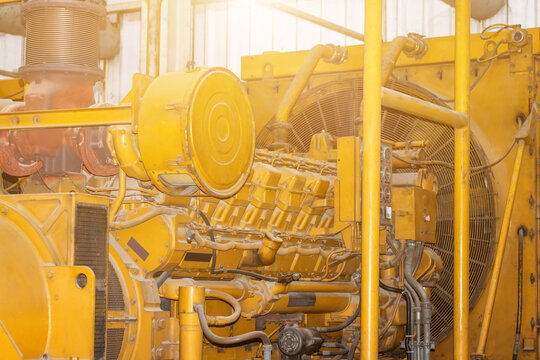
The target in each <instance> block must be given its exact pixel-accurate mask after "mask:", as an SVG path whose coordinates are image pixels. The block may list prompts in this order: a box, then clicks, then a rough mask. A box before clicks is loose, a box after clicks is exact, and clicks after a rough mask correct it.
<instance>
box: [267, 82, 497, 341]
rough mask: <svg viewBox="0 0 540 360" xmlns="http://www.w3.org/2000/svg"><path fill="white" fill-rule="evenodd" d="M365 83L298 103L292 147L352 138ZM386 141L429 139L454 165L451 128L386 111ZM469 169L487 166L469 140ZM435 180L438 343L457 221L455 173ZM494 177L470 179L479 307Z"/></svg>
mask: <svg viewBox="0 0 540 360" xmlns="http://www.w3.org/2000/svg"><path fill="white" fill-rule="evenodd" d="M388 87H390V88H392V89H394V90H397V91H400V92H403V93H406V94H409V95H411V96H415V97H418V98H421V99H423V100H427V101H430V102H434V103H437V104H439V105H442V106H445V104H444V103H443V102H442V101H441V100H440V99H438V98H437V96H435V95H434V94H431V93H429V92H428V91H426V90H425V89H423V88H420V87H418V86H416V85H414V84H411V83H408V82H405V81H394V82H390V83H389V84H388ZM362 93H363V88H362V78H361V77H357V78H352V79H344V80H338V81H333V82H329V83H326V84H323V85H320V86H318V87H315V88H312V89H311V90H309V91H306V92H305V93H304V94H303V95H302V96H301V97H300V99H299V100H298V102H297V104H296V106H295V108H294V109H293V111H292V113H291V116H290V117H289V121H290V123H291V124H292V126H293V128H292V130H291V135H290V137H289V142H290V143H291V144H292V145H293V147H294V148H295V149H296V150H297V151H301V152H307V151H308V150H309V145H310V141H311V137H312V136H313V135H314V134H317V133H319V132H321V131H323V130H325V131H327V132H329V133H331V134H332V135H334V136H336V137H340V136H351V135H353V134H354V133H355V131H354V126H355V122H356V123H357V122H358V120H359V119H360V117H361V114H360V103H361V100H362ZM382 138H383V139H385V140H391V141H396V142H397V141H407V140H429V145H428V146H427V147H426V149H425V150H426V153H427V159H429V160H439V161H445V162H449V163H453V162H454V133H453V129H451V128H449V127H445V126H441V125H436V124H433V123H429V122H425V121H421V120H420V118H418V117H415V116H412V115H409V114H406V113H402V112H397V111H393V110H391V109H387V108H383V111H382ZM271 142H272V135H271V132H270V130H269V129H268V128H264V129H263V130H262V131H261V133H260V134H259V136H258V137H257V146H258V147H264V146H266V145H268V144H270V143H271ZM470 158H471V167H476V166H480V165H484V164H485V157H484V154H483V151H482V149H481V148H480V146H479V145H478V143H477V142H476V140H475V139H474V137H471V152H470ZM431 170H432V171H433V172H434V173H435V175H436V176H437V180H438V184H439V193H438V195H437V231H436V238H437V239H436V243H435V244H434V245H429V246H432V247H433V248H434V249H435V250H436V251H437V253H438V254H439V255H440V256H441V257H442V260H443V263H444V270H443V273H442V274H441V279H440V281H439V283H438V284H437V286H436V288H435V289H434V290H433V292H432V296H431V299H432V301H433V306H434V310H433V322H432V334H433V338H434V340H435V341H440V340H442V339H443V338H444V337H445V336H446V335H447V334H448V333H449V332H450V331H451V329H452V324H453V267H454V255H453V254H454V251H453V250H454V249H453V247H454V244H453V237H454V222H453V211H454V209H453V206H454V204H453V196H454V173H453V170H451V169H448V168H446V167H443V166H440V165H439V166H432V167H431ZM494 196H495V194H494V192H493V185H492V176H491V173H490V172H489V170H488V171H484V172H477V173H473V174H472V175H471V191H470V199H471V201H470V238H471V241H470V261H471V262H470V306H471V308H472V307H473V306H474V305H475V303H476V301H477V300H478V297H479V296H480V293H481V291H482V289H483V285H484V283H485V280H486V277H487V275H488V273H489V270H490V267H491V262H492V257H493V252H494V242H495V221H496V216H495V201H494Z"/></svg>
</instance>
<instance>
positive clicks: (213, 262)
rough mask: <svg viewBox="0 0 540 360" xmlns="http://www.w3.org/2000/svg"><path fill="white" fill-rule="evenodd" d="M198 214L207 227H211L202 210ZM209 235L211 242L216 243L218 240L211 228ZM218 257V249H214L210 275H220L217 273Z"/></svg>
mask: <svg viewBox="0 0 540 360" xmlns="http://www.w3.org/2000/svg"><path fill="white" fill-rule="evenodd" d="M198 213H199V215H200V216H201V218H202V219H203V221H204V223H205V224H206V226H208V227H210V221H209V220H208V217H207V216H206V214H205V213H203V212H202V211H201V210H198ZM208 235H209V236H210V240H211V241H212V242H214V243H215V242H216V238H215V237H214V230H212V229H211V228H209V229H208ZM216 255H217V252H216V249H212V261H211V262H210V274H218V273H216Z"/></svg>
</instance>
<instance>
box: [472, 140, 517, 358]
mask: <svg viewBox="0 0 540 360" xmlns="http://www.w3.org/2000/svg"><path fill="white" fill-rule="evenodd" d="M524 148H525V140H519V142H518V149H517V155H516V161H515V162H514V170H513V172H512V180H511V182H510V188H509V189H508V197H507V198H506V207H505V209H504V216H503V221H502V225H501V233H500V235H499V244H498V245H497V255H496V256H495V261H494V263H493V273H492V275H491V279H490V281H489V290H488V296H487V300H486V307H485V308H484V316H483V319H482V328H481V330H480V339H479V340H478V347H477V348H476V354H478V355H484V352H485V351H486V342H487V336H488V331H489V324H490V323H491V315H492V314H493V306H494V304H495V295H496V294H497V285H498V284H499V275H500V274H501V268H502V261H503V257H504V248H505V247H506V240H507V238H508V228H509V227H510V219H511V218H512V210H513V209H514V200H515V198H516V190H517V184H518V180H519V170H520V169H521V161H522V159H523V149H524Z"/></svg>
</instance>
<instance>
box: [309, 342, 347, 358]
mask: <svg viewBox="0 0 540 360" xmlns="http://www.w3.org/2000/svg"><path fill="white" fill-rule="evenodd" d="M321 347H323V348H338V349H339V350H335V351H328V350H322V351H319V352H316V353H315V354H313V355H315V356H337V355H341V356H343V355H345V354H348V353H349V349H348V348H347V346H346V345H343V344H340V343H323V344H322V346H321Z"/></svg>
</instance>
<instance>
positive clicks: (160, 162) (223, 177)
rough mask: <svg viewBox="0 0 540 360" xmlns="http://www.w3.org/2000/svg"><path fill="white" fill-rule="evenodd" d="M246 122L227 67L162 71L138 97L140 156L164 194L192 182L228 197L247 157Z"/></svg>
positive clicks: (249, 135) (245, 107) (250, 145)
mask: <svg viewBox="0 0 540 360" xmlns="http://www.w3.org/2000/svg"><path fill="white" fill-rule="evenodd" d="M252 123H253V121H252V115H251V107H250V104H249V101H248V99H247V96H246V94H245V92H244V91H243V90H242V88H241V87H240V85H239V83H238V80H237V79H236V77H235V76H234V75H233V74H232V73H231V72H229V71H228V70H225V69H196V70H193V71H187V72H182V73H168V74H165V75H162V76H161V77H159V78H158V79H156V80H155V81H154V82H152V84H151V85H150V86H149V87H148V89H147V90H146V92H145V94H144V96H143V98H142V102H141V105H140V109H139V114H138V143H139V150H140V153H141V158H142V161H143V163H144V164H145V168H146V170H147V173H148V175H149V177H150V179H151V180H152V182H153V183H154V184H155V186H157V187H158V189H160V190H161V191H163V192H165V193H170V194H172V195H179V194H181V193H182V192H183V191H184V190H186V187H189V185H194V184H196V185H197V186H199V187H200V188H201V190H203V191H204V192H206V193H208V194H211V195H214V196H217V197H229V196H232V195H234V194H235V193H236V192H238V191H239V190H240V188H241V187H242V186H243V184H244V183H245V181H246V179H247V173H248V171H249V168H250V167H251V163H252V161H253V153H254V151H255V138H254V133H253V126H252ZM158 144H159V145H158ZM164 144H165V145H166V146H163V145H164Z"/></svg>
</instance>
